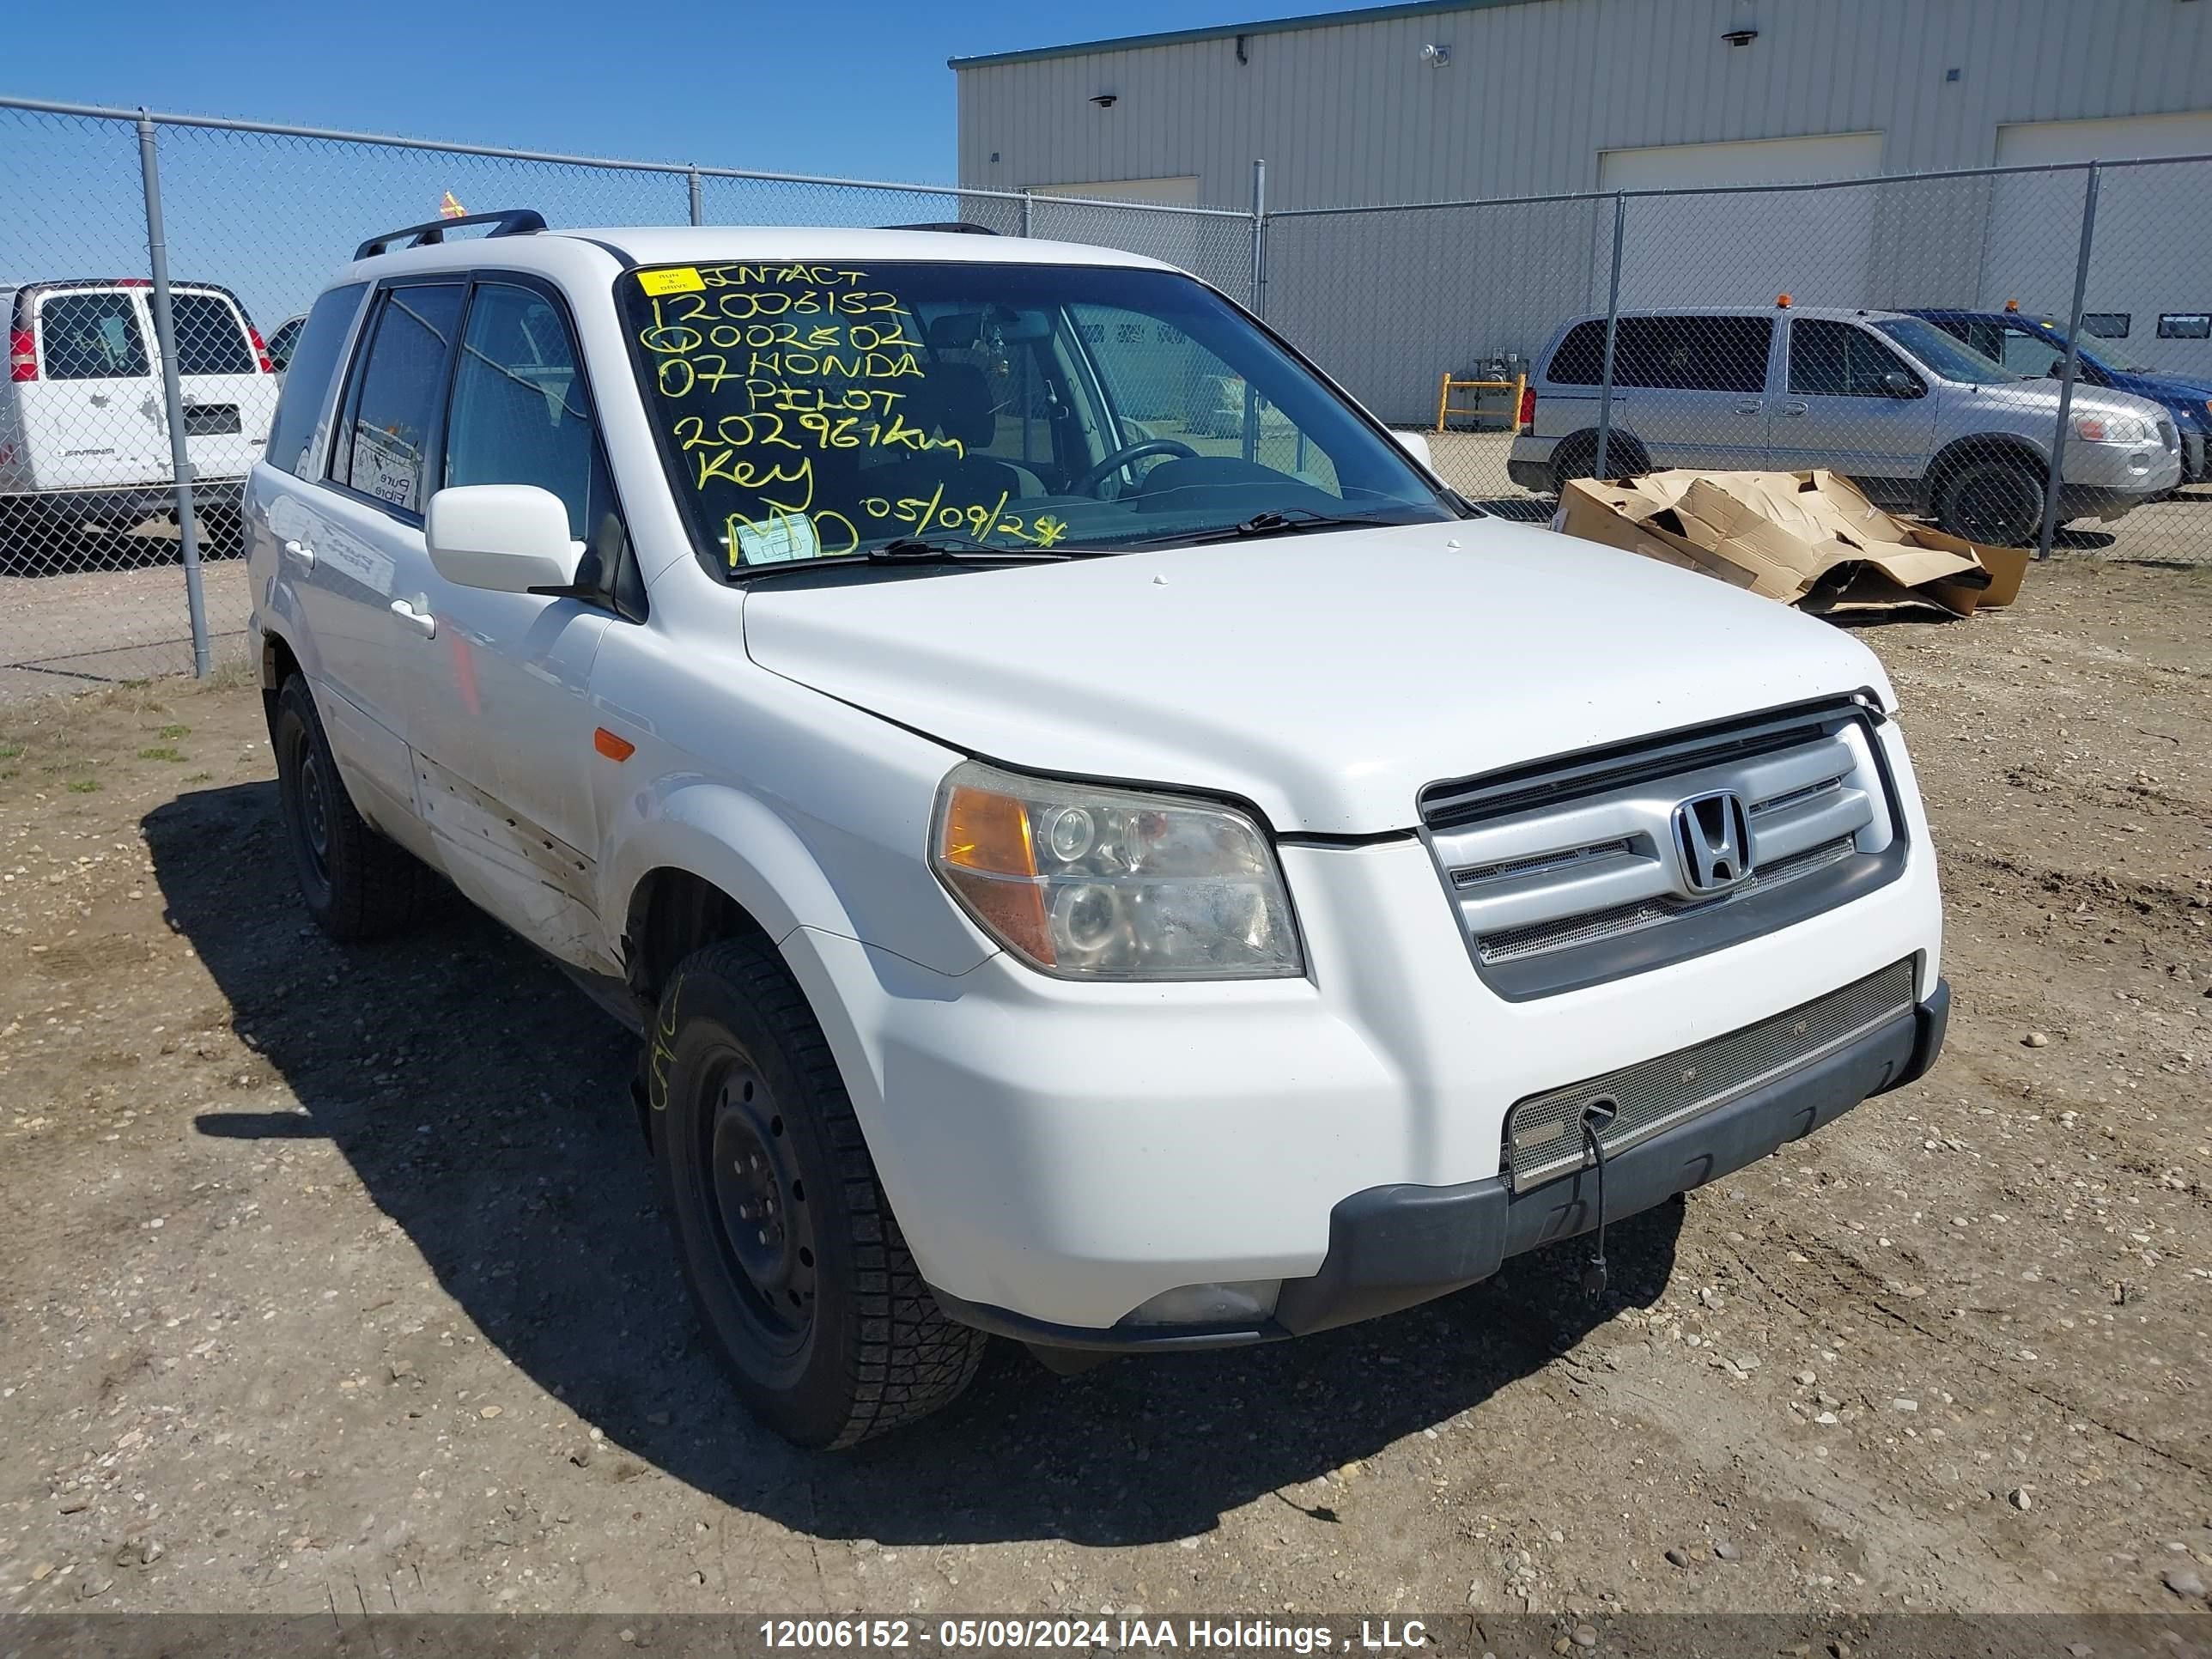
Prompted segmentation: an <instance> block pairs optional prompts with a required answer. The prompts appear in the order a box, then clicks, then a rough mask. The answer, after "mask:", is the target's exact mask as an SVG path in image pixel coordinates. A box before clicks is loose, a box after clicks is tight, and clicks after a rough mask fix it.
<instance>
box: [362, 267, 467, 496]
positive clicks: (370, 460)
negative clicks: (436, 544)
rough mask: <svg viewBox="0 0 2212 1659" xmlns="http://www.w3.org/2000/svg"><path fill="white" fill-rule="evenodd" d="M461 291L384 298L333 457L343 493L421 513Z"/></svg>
mask: <svg viewBox="0 0 2212 1659" xmlns="http://www.w3.org/2000/svg"><path fill="white" fill-rule="evenodd" d="M462 292H463V290H462V288H461V286H460V284H459V283H423V284H420V285H410V286H409V287H405V288H395V289H391V290H389V291H388V292H387V293H386V295H385V296H384V300H383V303H382V305H381V306H380V307H379V308H378V312H377V315H376V318H375V320H374V324H373V328H374V332H373V333H372V334H371V335H370V337H369V344H368V354H367V356H366V357H365V358H364V359H363V360H362V367H361V368H360V370H359V371H358V374H357V386H356V390H355V392H354V395H353V400H352V410H351V414H350V416H349V419H348V420H347V422H346V423H345V427H344V429H343V431H341V432H340V434H339V435H338V442H337V446H336V447H335V449H334V450H333V452H332V454H331V477H333V478H335V479H337V481H338V482H339V483H343V484H344V485H345V486H346V487H347V488H348V489H354V490H357V491H359V492H360V493H361V494H362V495H369V496H374V498H375V499H376V500H378V501H385V502H387V503H389V504H390V505H392V506H393V507H399V508H401V509H403V510H404V511H406V512H409V513H420V512H421V511H422V505H423V501H424V500H425V498H426V492H425V490H424V489H423V485H422V471H423V467H424V465H425V464H426V460H427V458H428V453H429V447H430V434H431V427H432V424H433V422H435V419H436V416H437V411H438V404H439V401H440V399H441V397H442V396H443V395H444V392H445V389H446V353H447V348H448V347H449V346H450V345H451V343H452V342H453V331H454V329H455V327H456V326H457V325H459V322H460V318H461V295H462Z"/></svg>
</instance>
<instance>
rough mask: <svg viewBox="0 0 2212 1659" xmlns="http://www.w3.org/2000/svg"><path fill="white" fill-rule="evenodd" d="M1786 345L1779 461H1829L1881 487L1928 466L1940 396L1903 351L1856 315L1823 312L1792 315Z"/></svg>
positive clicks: (1786, 466)
mask: <svg viewBox="0 0 2212 1659" xmlns="http://www.w3.org/2000/svg"><path fill="white" fill-rule="evenodd" d="M1788 350H1789V378H1788V382H1787V385H1786V386H1785V387H1784V392H1783V395H1782V396H1781V397H1780V398H1778V399H1777V400H1776V403H1775V410H1774V426H1773V439H1772V447H1773V454H1774V465H1776V466H1777V467H1779V468H1781V469H1783V470H1784V471H1793V472H1794V471H1798V470H1800V469H1802V468H1806V467H1815V466H1825V467H1831V468H1833V469H1834V470H1835V471H1838V472H1841V473H1843V474H1844V475H1845V476H1847V477H1853V478H1862V479H1866V480H1868V481H1869V482H1870V483H1876V484H1877V487H1878V485H1879V481H1881V480H1885V479H1887V480H1898V481H1903V480H1908V479H1917V478H1918V477H1920V475H1921V474H1922V473H1923V472H1925V471H1927V470H1928V460H1929V446H1930V445H1931V444H1932V443H1933V442H1934V441H1935V435H1936V399H1935V398H1934V397H1933V396H1932V395H1931V394H1930V390H1929V386H1928V384H1927V382H1926V381H1925V380H1923V379H1922V378H1921V377H1920V375H1919V374H1917V373H1916V372H1914V370H1913V369H1912V368H1911V367H1910V366H1908V365H1907V364H1906V362H1905V360H1904V359H1903V358H1902V357H1900V356H1898V355H1897V354H1896V353H1895V352H1893V351H1892V350H1891V349H1889V348H1888V347H1887V345H1885V344H1883V343H1881V341H1880V340H1879V339H1877V338H1875V336H1874V335H1873V334H1871V333H1869V331H1867V330H1865V329H1863V328H1861V327H1860V326H1859V325H1857V324H1856V323H1845V322H1836V321H1832V320H1830V319H1825V318H1819V317H1796V318H1792V319H1790V337H1789V343H1788ZM1888 493H1892V494H1893V493H1894V489H1893V490H1892V491H1891V492H1888Z"/></svg>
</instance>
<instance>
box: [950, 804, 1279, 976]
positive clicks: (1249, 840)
mask: <svg viewBox="0 0 2212 1659" xmlns="http://www.w3.org/2000/svg"><path fill="white" fill-rule="evenodd" d="M930 863H931V865H932V866H933V867H934V868H935V870H936V871H937V873H938V875H939V877H940V878H942V879H943V881H944V883H945V885H946V886H947V887H949V888H950V889H951V890H952V892H953V894H954V896H956V897H957V898H958V899H959V901H960V902H961V903H962V905H963V906H964V907H965V908H966V909H967V911H968V914H969V915H971V916H973V917H974V918H975V921H976V923H977V925H978V926H980V927H981V928H982V929H983V931H984V932H985V933H988V934H990V935H991V936H992V938H994V939H997V940H998V941H999V942H1000V944H1001V945H1005V946H1006V948H1007V949H1008V950H1009V951H1013V952H1014V953H1015V954H1016V955H1017V956H1018V957H1021V958H1022V959H1023V960H1024V962H1027V963H1029V964H1030V966H1031V967H1033V968H1038V969H1042V970H1043V971H1044V972H1046V973H1048V974H1053V975H1058V976H1059V977H1061V978H1064V979H1115V980H1143V979H1286V978H1292V977H1295V976H1297V975H1300V974H1303V973H1304V972H1305V958H1304V953H1303V952H1302V951H1300V950H1299V948H1298V939H1297V928H1296V927H1295V926H1294V925H1293V924H1292V922H1291V901H1290V897H1289V896H1288V895H1287V894H1286V893H1285V891H1284V889H1283V877H1282V872H1281V871H1280V870H1279V869H1278V868H1277V867H1276V865H1275V855H1274V854H1273V851H1272V850H1271V849H1270V848H1268V846H1267V841H1266V840H1265V838H1264V837H1262V836H1261V834H1260V830H1259V827H1258V826H1257V825H1256V824H1255V823H1253V822H1252V820H1251V819H1250V818H1249V817H1247V816H1245V814H1243V813H1242V812H1239V811H1235V810H1233V809H1232V808H1230V807H1226V806H1215V805H1211V804H1210V803H1207V802H1205V801H1197V800H1186V799H1180V798H1178V797H1176V796H1173V795H1147V794H1138V793H1133V792H1131V791H1126V790H1120V789H1106V788H1101V787H1096V786H1093V785H1091V784H1086V783H1060V782H1057V781H1051V780H1048V779H1043V778H1026V777H1021V776H1018V775H1016V774H1014V773H1012V772H1001V771H1000V770H999V769H997V768H996V767H991V766H985V765H982V764H981V763H978V762H975V761H969V762H966V763H963V764H961V765H959V766H957V767H955V768H953V769H952V770H951V773H950V774H948V775H946V777H945V781H944V782H943V783H942V784H941V785H939V787H938V791H937V811H936V815H935V822H934V823H933V825H932V826H931V829H930Z"/></svg>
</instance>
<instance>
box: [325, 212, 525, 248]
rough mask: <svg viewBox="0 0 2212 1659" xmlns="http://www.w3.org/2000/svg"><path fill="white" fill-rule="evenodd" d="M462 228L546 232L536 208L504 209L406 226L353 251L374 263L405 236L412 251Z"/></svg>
mask: <svg viewBox="0 0 2212 1659" xmlns="http://www.w3.org/2000/svg"><path fill="white" fill-rule="evenodd" d="M461 225H489V226H490V227H491V230H490V232H489V235H490V236H527V235H529V234H531V233H532V232H533V231H539V230H543V229H544V228H545V216H544V214H542V213H540V212H538V210H537V209H535V208H501V210H499V211H498V212H497V213H464V214H462V215H460V216H459V217H458V218H453V219H433V220H431V221H430V222H428V224H422V225H404V226H402V227H401V228H399V229H398V230H387V231H386V232H385V233H384V234H383V235H381V236H374V237H371V238H370V239H369V240H368V241H366V242H363V243H362V245H361V246H359V247H357V248H356V249H355V250H354V251H353V257H354V258H356V259H373V258H375V257H376V256H377V255H378V254H380V253H382V252H385V251H386V249H388V248H389V247H390V246H392V244H393V243H394V242H396V241H398V240H399V239H400V238H401V237H403V236H405V237H412V238H413V239H414V240H411V241H410V242H409V243H408V244H407V246H409V247H429V246H433V245H434V244H435V243H439V242H442V241H444V240H446V233H447V231H449V230H452V229H454V228H457V227H459V226H461Z"/></svg>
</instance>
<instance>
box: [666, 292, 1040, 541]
mask: <svg viewBox="0 0 2212 1659" xmlns="http://www.w3.org/2000/svg"><path fill="white" fill-rule="evenodd" d="M639 286H640V290H641V293H642V294H643V295H645V296H646V298H645V300H644V301H643V302H642V304H641V306H640V307H637V308H636V309H635V310H633V313H632V316H631V326H633V327H634V328H635V329H636V330H637V334H636V339H637V343H638V345H639V347H641V349H642V350H643V352H644V354H645V361H646V362H648V363H649V364H650V365H651V368H650V369H649V370H648V371H647V373H648V375H649V377H650V380H651V381H652V383H653V386H654V387H655V388H656V389H657V390H658V392H659V399H660V410H661V415H662V418H664V419H665V421H666V423H667V425H666V432H667V436H668V438H669V440H670V441H671V447H672V448H673V450H674V452H675V453H676V455H677V457H678V459H679V461H680V464H681V465H682V466H683V469H684V475H685V477H686V481H687V482H688V483H689V484H690V487H691V489H694V490H696V492H698V495H699V496H700V497H701V499H702V502H703V503H704V504H706V505H707V506H708V507H709V509H710V510H711V511H712V512H713V513H714V514H715V515H716V518H717V520H719V521H720V524H721V526H722V531H723V534H722V537H721V541H722V545H723V550H724V553H725V555H726V558H727V560H728V563H729V566H730V568H733V569H734V568H737V567H738V566H739V565H742V564H747V563H772V562H785V561H791V560H805V559H812V558H823V557H835V556H839V555H841V554H848V553H853V552H856V551H858V550H860V548H861V547H862V546H863V545H864V544H878V543H881V542H884V541H887V540H892V539H896V538H900V537H902V536H904V537H922V536H933V535H942V534H945V533H946V532H953V533H954V534H956V535H957V536H958V537H959V538H964V539H968V540H972V541H977V542H981V541H990V542H992V543H994V544H1001V545H1024V546H1036V547H1051V546H1053V545H1054V544H1056V543H1058V542H1059V541H1060V540H1061V539H1062V538H1064V537H1065V536H1066V533H1067V532H1066V524H1065V523H1064V522H1063V521H1062V520H1060V519H1058V518H1055V517H1054V516H1053V515H1051V514H1049V513H1041V514H1035V515H1031V514H1026V513H1022V512H1020V511H1018V510H1016V511H1012V512H1009V511H1008V507H1009V506H1010V505H1012V506H1013V507H1016V508H1017V509H1018V507H1019V501H1018V498H1017V497H1016V495H1014V492H1012V491H1011V490H1007V489H1003V488H1001V487H1000V484H1001V481H1002V480H1003V478H1004V477H1005V476H1006V467H1005V466H1004V465H1000V463H998V462H997V461H995V460H993V461H992V462H990V463H989V465H987V466H981V467H980V468H970V467H968V465H967V464H968V462H969V448H970V444H971V443H987V442H988V440H987V438H982V437H979V436H978V428H979V427H980V428H981V431H982V432H984V433H988V432H989V431H990V430H991V429H992V428H994V426H995V425H996V422H997V418H998V416H997V410H996V407H995V406H994V405H993V404H991V403H989V402H988V401H987V399H988V398H990V397H991V396H992V395H993V394H992V392H991V391H990V390H989V388H988V383H987V381H986V380H984V379H983V378H982V376H981V374H979V373H978V370H977V368H975V366H974V365H973V363H972V362H969V361H968V360H967V359H966V358H965V357H956V358H954V359H953V360H951V361H947V360H946V359H945V356H943V354H942V352H941V351H940V350H939V349H935V348H933V346H932V344H931V343H930V340H931V331H930V330H928V329H927V328H926V327H925V326H924V325H923V319H922V317H921V315H918V314H917V313H915V312H914V311H912V310H910V309H908V307H907V306H906V305H905V303H904V302H903V301H902V299H901V298H900V296H899V295H897V294H896V293H895V292H893V291H892V290H890V289H886V288H884V287H882V286H880V285H879V284H878V282H877V280H876V279H875V278H873V277H872V276H871V275H870V273H869V272H868V271H867V270H864V269H860V268H858V267H854V266H849V265H842V264H829V263H824V262H818V261H817V262H805V263H784V264H771V263H747V264H739V263H730V264H702V265H697V266H684V267H681V268H678V269H674V270H654V271H641V272H640V273H639ZM931 315H932V316H935V315H936V313H935V312H934V311H933V312H932V313H931ZM971 333H972V331H971ZM1001 372H1002V373H1003V371H1001ZM963 469H965V470H963Z"/></svg>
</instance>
